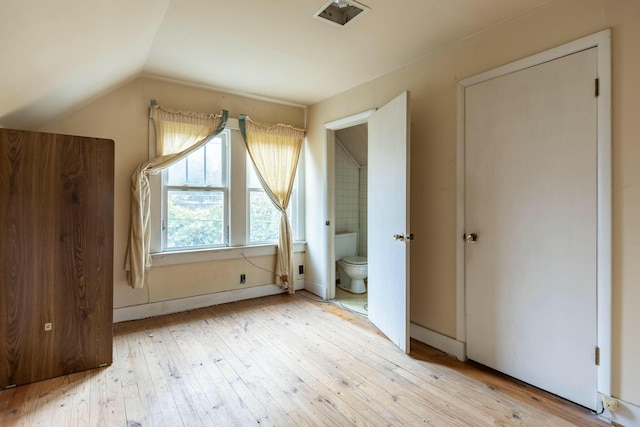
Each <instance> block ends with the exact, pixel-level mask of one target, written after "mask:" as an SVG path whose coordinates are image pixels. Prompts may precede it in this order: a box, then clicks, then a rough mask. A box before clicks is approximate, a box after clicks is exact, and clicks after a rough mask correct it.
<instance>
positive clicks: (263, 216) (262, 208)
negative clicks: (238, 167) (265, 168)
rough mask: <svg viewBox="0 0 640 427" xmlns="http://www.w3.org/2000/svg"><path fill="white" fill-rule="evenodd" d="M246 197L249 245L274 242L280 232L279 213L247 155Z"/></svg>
mask: <svg viewBox="0 0 640 427" xmlns="http://www.w3.org/2000/svg"><path fill="white" fill-rule="evenodd" d="M247 165H248V167H247V170H248V172H249V173H248V175H249V176H248V177H247V195H248V199H249V200H248V202H249V203H248V204H249V215H248V222H249V227H248V228H249V238H248V242H249V243H254V244H255V243H263V242H275V241H277V240H278V233H279V230H280V212H279V211H278V209H276V207H275V206H274V205H273V203H271V200H270V199H269V196H268V195H267V193H265V191H264V189H263V188H262V185H261V184H260V180H259V179H258V175H257V174H256V170H255V168H254V167H253V163H252V162H251V159H250V158H249V155H247Z"/></svg>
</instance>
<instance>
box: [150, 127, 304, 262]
mask: <svg viewBox="0 0 640 427" xmlns="http://www.w3.org/2000/svg"><path fill="white" fill-rule="evenodd" d="M225 129H228V130H230V131H232V132H234V131H235V132H240V123H239V120H238V119H236V118H229V119H228V120H227V126H226V127H225ZM240 138H241V137H240ZM155 147H156V141H155V131H154V128H153V121H152V120H149V158H150V159H152V158H155V157H156V149H155ZM229 151H230V152H231V156H232V157H231V158H233V155H234V154H236V155H237V154H240V155H242V156H246V151H245V150H244V146H243V145H242V144H232V143H231V140H230V141H229ZM240 151H241V153H240ZM230 167H231V174H230V176H229V193H232V192H233V188H234V187H238V186H240V187H242V188H245V189H246V188H247V186H246V184H247V181H246V180H247V173H246V162H242V165H236V164H234V165H231V166H230ZM149 181H150V184H151V216H150V222H151V227H152V228H151V245H150V252H151V258H152V259H153V265H154V266H167V265H178V264H187V263H192V262H206V261H218V260H230V259H237V258H242V257H243V255H244V256H247V257H254V256H266V255H275V254H276V251H277V244H276V243H271V244H245V242H246V240H247V235H246V233H248V228H247V222H248V221H247V219H246V218H247V203H246V201H245V199H247V195H246V191H245V195H244V197H231V196H230V197H229V199H230V201H229V203H230V210H231V212H233V214H232V215H229V218H228V222H227V224H228V226H229V239H228V243H229V246H226V247H213V248H199V249H190V250H172V251H165V252H163V251H162V230H161V224H162V218H163V217H164V215H163V212H162V210H163V209H164V208H163V204H162V174H158V175H150V176H149ZM295 185H296V192H295V198H296V200H293V199H292V200H291V206H292V209H291V215H290V220H291V222H292V224H293V229H292V231H293V235H294V239H295V241H294V252H295V253H300V252H304V251H305V249H306V242H305V241H304V238H305V237H304V230H305V224H304V218H305V215H304V200H305V199H304V146H303V148H302V150H301V151H300V159H299V160H298V170H297V177H296V184H295Z"/></svg>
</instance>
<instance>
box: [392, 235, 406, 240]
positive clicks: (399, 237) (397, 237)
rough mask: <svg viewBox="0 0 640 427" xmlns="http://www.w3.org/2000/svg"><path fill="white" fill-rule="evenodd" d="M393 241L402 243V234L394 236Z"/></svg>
mask: <svg viewBox="0 0 640 427" xmlns="http://www.w3.org/2000/svg"><path fill="white" fill-rule="evenodd" d="M393 240H400V241H401V242H402V241H403V240H404V234H394V235H393Z"/></svg>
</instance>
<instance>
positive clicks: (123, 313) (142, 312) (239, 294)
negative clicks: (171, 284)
mask: <svg viewBox="0 0 640 427" xmlns="http://www.w3.org/2000/svg"><path fill="white" fill-rule="evenodd" d="M295 289H296V290H300V289H304V280H296V282H295ZM283 292H286V291H284V290H282V288H280V286H277V285H262V286H255V287H252V288H245V289H236V290H233V291H225V292H216V293H214V294H206V295H197V296H194V297H189V298H180V299H174V300H168V301H159V302H153V303H149V304H142V305H134V306H131V307H122V308H116V309H114V310H113V323H119V322H126V321H129V320H138V319H146V318H148V317H155V316H162V315H165V314H171V313H179V312H181V311H189V310H195V309H197V308H203V307H210V306H212V305H218V304H225V303H228V302H234V301H242V300H246V299H251V298H260V297H266V296H269V295H277V294H281V293H283Z"/></svg>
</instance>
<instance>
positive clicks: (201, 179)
mask: <svg viewBox="0 0 640 427" xmlns="http://www.w3.org/2000/svg"><path fill="white" fill-rule="evenodd" d="M229 139H230V138H229V132H228V131H224V132H222V133H220V134H219V135H217V136H216V137H215V138H213V139H212V140H211V141H209V142H208V143H207V144H205V145H204V146H202V147H200V148H199V149H198V150H196V151H194V152H193V153H191V154H190V155H189V156H187V157H185V158H184V159H182V160H181V161H179V162H178V163H176V164H174V165H172V166H170V167H169V168H167V169H166V170H165V171H164V172H163V174H162V175H163V176H162V181H163V201H164V203H163V205H164V206H163V207H164V215H163V219H162V223H163V226H162V231H163V233H162V241H163V248H164V249H165V250H168V251H174V250H184V249H199V248H213V247H222V246H227V244H228V241H229V237H228V229H229V227H228V224H229V208H228V206H229V148H228V147H229Z"/></svg>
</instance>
